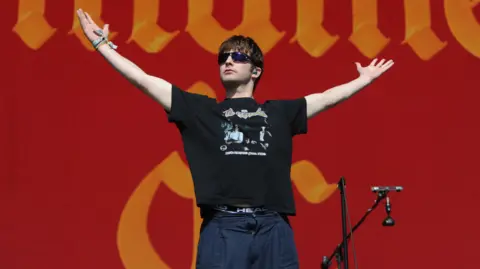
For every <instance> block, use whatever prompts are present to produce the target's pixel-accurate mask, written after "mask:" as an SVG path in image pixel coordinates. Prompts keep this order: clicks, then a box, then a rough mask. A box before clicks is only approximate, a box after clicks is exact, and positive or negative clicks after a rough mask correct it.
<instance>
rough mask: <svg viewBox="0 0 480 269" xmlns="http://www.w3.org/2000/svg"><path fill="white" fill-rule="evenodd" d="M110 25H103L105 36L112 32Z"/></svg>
mask: <svg viewBox="0 0 480 269" xmlns="http://www.w3.org/2000/svg"><path fill="white" fill-rule="evenodd" d="M109 28H110V25H109V24H105V26H103V34H104V35H105V37H108V34H109V33H110V30H109Z"/></svg>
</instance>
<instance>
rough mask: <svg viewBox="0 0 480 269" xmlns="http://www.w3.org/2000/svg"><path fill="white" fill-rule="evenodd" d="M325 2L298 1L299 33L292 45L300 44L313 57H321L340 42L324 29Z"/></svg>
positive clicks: (316, 0)
mask: <svg viewBox="0 0 480 269" xmlns="http://www.w3.org/2000/svg"><path fill="white" fill-rule="evenodd" d="M324 14H325V8H324V0H315V1H311V0H297V31H296V33H295V36H294V37H293V38H292V39H290V43H294V42H298V44H299V45H300V47H302V48H303V49H304V50H305V51H306V52H308V54H309V55H310V56H312V57H320V56H322V55H323V54H324V53H325V52H327V51H328V50H329V49H330V48H331V47H332V46H333V45H335V43H336V42H337V41H338V39H339V36H338V35H335V36H332V35H331V34H329V33H328V32H327V30H325V28H324V27H323V19H324Z"/></svg>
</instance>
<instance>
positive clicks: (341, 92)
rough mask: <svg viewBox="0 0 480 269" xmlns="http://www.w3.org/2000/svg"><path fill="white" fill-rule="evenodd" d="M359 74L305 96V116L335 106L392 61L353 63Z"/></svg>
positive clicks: (391, 63) (372, 78) (373, 77)
mask: <svg viewBox="0 0 480 269" xmlns="http://www.w3.org/2000/svg"><path fill="white" fill-rule="evenodd" d="M355 64H356V66H357V70H358V72H359V74H360V76H359V77H358V78H356V79H354V80H352V81H350V82H348V83H345V84H342V85H339V86H336V87H333V88H331V89H328V90H326V91H324V92H322V93H314V94H310V95H308V96H306V97H305V99H306V101H307V117H308V118H311V117H313V116H315V115H317V114H318V113H320V112H322V111H324V110H326V109H328V108H330V107H333V106H335V105H336V104H338V103H340V102H342V101H344V100H346V99H348V98H350V97H351V96H353V95H354V94H355V93H357V92H358V91H360V90H361V89H363V88H364V87H365V86H367V85H368V84H370V83H371V82H373V80H375V79H376V78H377V77H379V76H380V75H381V74H383V73H384V72H385V71H387V70H388V69H390V67H392V66H393V64H394V63H393V61H392V60H389V61H388V62H385V60H381V61H380V62H379V63H378V64H377V59H375V60H373V61H372V62H371V63H370V65H369V66H367V67H362V66H361V65H360V64H359V63H355Z"/></svg>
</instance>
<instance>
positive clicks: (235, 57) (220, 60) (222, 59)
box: [218, 51, 251, 65]
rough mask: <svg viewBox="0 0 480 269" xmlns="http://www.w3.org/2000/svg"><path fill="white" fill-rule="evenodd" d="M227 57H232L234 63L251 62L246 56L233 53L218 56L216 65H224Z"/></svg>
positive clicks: (236, 52) (240, 53)
mask: <svg viewBox="0 0 480 269" xmlns="http://www.w3.org/2000/svg"><path fill="white" fill-rule="evenodd" d="M229 56H232V60H233V61H234V62H236V63H246V62H250V61H251V59H250V56H248V55H247V54H245V53H242V52H238V51H235V52H224V53H220V54H218V64H219V65H222V64H224V63H225V62H226V61H227V59H228V57H229Z"/></svg>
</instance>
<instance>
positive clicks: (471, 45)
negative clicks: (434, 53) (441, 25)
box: [444, 0, 480, 58]
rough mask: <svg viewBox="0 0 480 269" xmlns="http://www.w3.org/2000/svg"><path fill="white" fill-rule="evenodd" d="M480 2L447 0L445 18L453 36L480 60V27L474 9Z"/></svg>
mask: <svg viewBox="0 0 480 269" xmlns="http://www.w3.org/2000/svg"><path fill="white" fill-rule="evenodd" d="M479 2H480V1H478V0H477V1H472V0H445V3H444V8H445V17H446V18H447V22H448V26H449V27H450V30H451V31H452V34H453V35H454V36H455V38H456V39H457V40H458V42H459V43H460V45H462V46H463V47H464V48H465V49H466V50H467V51H468V52H470V53H471V54H473V55H474V56H475V57H479V58H480V35H479V34H478V33H480V25H479V23H478V21H477V19H476V17H475V15H474V13H473V11H472V9H473V8H474V7H475V6H476V5H477V4H478V3H479Z"/></svg>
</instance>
